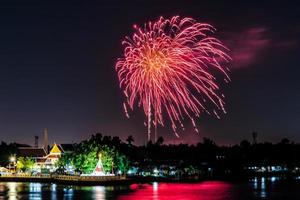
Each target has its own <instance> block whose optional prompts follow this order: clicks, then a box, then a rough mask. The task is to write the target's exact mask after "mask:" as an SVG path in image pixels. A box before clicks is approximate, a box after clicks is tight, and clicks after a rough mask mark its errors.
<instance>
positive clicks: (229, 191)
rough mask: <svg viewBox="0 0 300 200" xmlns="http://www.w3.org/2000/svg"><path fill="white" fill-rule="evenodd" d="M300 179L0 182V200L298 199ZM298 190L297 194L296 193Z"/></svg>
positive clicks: (299, 197)
mask: <svg viewBox="0 0 300 200" xmlns="http://www.w3.org/2000/svg"><path fill="white" fill-rule="evenodd" d="M299 186H300V181H299V180H297V181H294V182H283V181H282V180H281V179H279V178H276V177H271V178H264V177H262V178H253V179H250V180H249V181H248V182H247V181H245V182H233V183H230V182H222V181H204V182H201V183H157V182H154V183H151V184H131V185H121V186H67V185H59V184H48V183H17V182H0V200H2V199H9V200H16V199H30V200H40V199H49V200H50V199H51V200H56V199H66V200H73V199H100V200H101V199H103V200H106V199H118V200H138V199H143V200H144V199H145V200H147V199H151V200H170V199H191V200H196V199H200V200H239V199H243V200H253V199H283V198H284V199H285V200H290V199H293V200H294V199H300V193H299V192H298V190H299ZM298 193H299V194H298Z"/></svg>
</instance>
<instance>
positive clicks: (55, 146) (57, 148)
mask: <svg viewBox="0 0 300 200" xmlns="http://www.w3.org/2000/svg"><path fill="white" fill-rule="evenodd" d="M55 153H62V152H61V150H60V149H59V147H58V146H57V144H56V143H54V145H53V147H52V149H51V151H50V154H55Z"/></svg>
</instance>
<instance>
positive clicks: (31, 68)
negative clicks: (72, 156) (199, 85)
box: [0, 0, 300, 144]
mask: <svg viewBox="0 0 300 200" xmlns="http://www.w3.org/2000/svg"><path fill="white" fill-rule="evenodd" d="M20 2H23V3H20ZM59 2H60V3H54V2H51V1H49V2H46V1H39V3H33V2H30V1H26V3H25V1H19V3H16V2H12V1H7V2H6V3H5V2H4V1H1V3H0V25H1V31H0V70H1V72H0V133H1V137H0V140H4V141H7V142H12V141H16V142H20V143H29V144H33V138H34V135H40V136H41V137H42V131H43V128H45V127H47V128H48V129H49V137H50V141H51V142H53V141H55V142H58V143H64V142H77V141H80V140H82V139H86V138H88V137H90V135H91V134H93V133H96V132H102V133H103V134H107V135H118V136H120V137H121V138H126V137H127V136H128V135H129V134H132V135H133V136H134V138H135V140H136V142H137V143H143V142H144V141H145V140H146V128H145V127H144V126H143V122H144V118H143V114H142V111H141V110H138V109H137V110H135V111H134V112H133V113H131V116H132V118H130V119H127V118H126V117H125V115H124V112H123V109H122V101H123V96H122V93H121V90H120V89H119V88H118V80H117V77H116V73H115V71H114V65H115V62H116V59H117V58H118V57H120V56H122V46H121V40H122V39H123V38H124V37H125V36H126V35H130V34H131V33H132V31H133V28H132V25H133V24H142V23H144V22H146V21H149V20H156V19H157V18H158V17H159V16H165V17H170V16H172V15H181V16H183V17H184V16H188V17H193V18H195V19H197V20H198V21H200V22H208V23H211V24H213V25H214V26H215V27H216V28H217V29H218V32H217V36H218V37H219V38H220V39H221V40H223V41H224V43H225V44H226V45H227V46H228V47H229V48H230V49H231V52H230V54H231V56H232V57H233V59H234V61H233V62H232V63H231V73H230V74H231V78H232V82H231V83H230V84H228V85H225V84H222V88H223V90H224V93H225V95H226V102H227V105H226V108H227V114H226V115H222V119H221V120H218V119H215V118H213V117H211V116H206V115H203V116H202V117H200V119H199V120H198V121H197V124H198V125H199V129H200V133H199V134H197V133H195V132H193V131H192V129H191V126H192V125H191V124H190V123H186V127H187V131H186V132H184V133H182V134H181V137H180V138H179V139H177V138H176V137H175V136H174V135H173V133H172V131H171V130H170V129H169V128H168V127H166V128H159V129H158V133H159V135H160V136H164V137H165V140H166V141H167V142H189V143H191V142H197V141H200V140H201V138H202V137H209V138H212V139H213V140H215V141H216V142H217V143H219V144H235V143H238V142H239V141H240V140H242V139H248V140H251V132H252V131H257V132H258V140H259V141H265V140H268V141H271V142H278V141H279V140H280V139H281V138H283V137H287V138H289V139H291V140H294V141H295V142H300V125H299V124H300V104H299V102H300V79H299V73H300V66H299V65H300V58H299V53H300V48H299V44H300V43H299V42H300V4H293V3H287V2H286V1H274V0H270V1H253V0H251V1H250V0H246V1H228V0H226V1H225V0H224V1H199V0H196V1H187V0H185V1H151V2H150V1H149V2H146V1H128V2H130V3H125V2H126V1H124V0H120V1H98V3H87V1H82V2H76V3H74V2H73V3H72V4H71V3H67V2H65V3H62V2H63V1H59ZM70 2H71V1H70ZM83 2H85V3H83ZM100 2H102V3H100ZM139 2H144V3H139Z"/></svg>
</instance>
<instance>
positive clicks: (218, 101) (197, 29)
mask: <svg viewBox="0 0 300 200" xmlns="http://www.w3.org/2000/svg"><path fill="white" fill-rule="evenodd" d="M134 29H135V32H134V34H133V35H132V36H131V37H126V38H125V40H124V41H123V42H122V44H123V46H124V56H123V57H122V58H119V59H118V61H117V63H116V66H115V69H116V71H117V74H118V78H119V81H120V88H121V89H122V90H123V92H124V94H125V96H126V103H124V105H123V106H124V110H125V113H126V116H127V117H128V111H127V107H126V105H128V106H129V107H130V109H131V110H133V109H134V106H135V105H137V106H138V107H142V109H143V111H144V113H145V115H146V117H147V124H148V139H149V140H150V133H151V124H152V123H153V124H154V126H155V127H156V126H157V124H160V125H162V126H164V123H165V121H164V119H163V113H164V112H165V113H166V116H167V117H168V119H169V120H170V122H171V126H172V129H173V131H174V133H175V135H176V136H178V133H177V127H178V125H180V127H181V128H182V129H184V126H183V119H184V117H187V118H189V119H190V120H191V121H192V123H193V126H194V128H195V130H196V131H197V132H198V129H197V128H196V123H195V118H198V117H199V115H200V114H201V113H202V112H206V113H208V114H213V115H215V116H216V117H217V118H219V115H218V112H220V111H221V112H224V113H225V109H224V104H225V103H224V95H223V94H222V93H220V91H219V86H218V84H217V79H216V75H218V77H219V76H220V74H221V75H222V77H223V79H224V81H225V82H229V81H230V78H229V76H228V74H227V73H228V68H227V67H224V66H222V65H221V63H223V62H224V61H225V63H227V62H228V61H230V57H229V56H228V55H227V54H226V51H228V49H227V48H226V47H225V46H224V45H223V44H222V43H221V41H219V40H218V39H216V38H214V37H212V36H211V35H212V34H213V33H214V31H215V28H214V27H213V26H211V25H209V24H205V23H198V22H196V21H195V20H194V19H192V18H180V17H179V16H174V17H172V18H170V19H165V18H163V17H160V18H159V20H158V21H156V22H148V23H147V24H144V26H143V27H142V28H140V27H138V26H136V25H134Z"/></svg>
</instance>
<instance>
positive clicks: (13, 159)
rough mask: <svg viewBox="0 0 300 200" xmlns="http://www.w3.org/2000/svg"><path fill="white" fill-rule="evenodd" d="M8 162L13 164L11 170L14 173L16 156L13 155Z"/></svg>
mask: <svg viewBox="0 0 300 200" xmlns="http://www.w3.org/2000/svg"><path fill="white" fill-rule="evenodd" d="M9 160H10V162H11V163H12V164H13V169H14V172H15V171H16V168H15V167H16V156H15V155H13V156H11V157H10V158H9Z"/></svg>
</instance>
